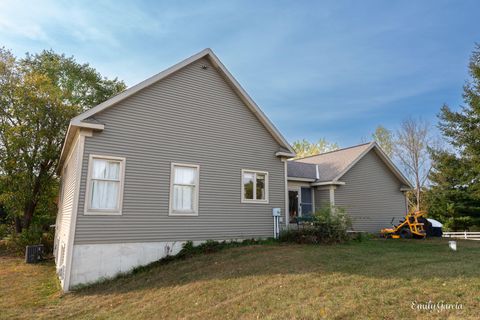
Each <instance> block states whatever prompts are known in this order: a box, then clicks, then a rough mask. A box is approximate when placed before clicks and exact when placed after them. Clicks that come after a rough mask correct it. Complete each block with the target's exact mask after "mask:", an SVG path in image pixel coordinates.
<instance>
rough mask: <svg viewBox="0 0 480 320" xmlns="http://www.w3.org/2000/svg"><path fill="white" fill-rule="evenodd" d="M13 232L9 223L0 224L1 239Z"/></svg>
mask: <svg viewBox="0 0 480 320" xmlns="http://www.w3.org/2000/svg"><path fill="white" fill-rule="evenodd" d="M11 232H12V231H11V227H10V226H9V225H8V224H0V240H2V239H3V238H5V237H7V236H8V235H9V234H10V233H11Z"/></svg>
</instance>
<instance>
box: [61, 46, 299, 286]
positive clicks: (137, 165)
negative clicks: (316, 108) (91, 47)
mask: <svg viewBox="0 0 480 320" xmlns="http://www.w3.org/2000/svg"><path fill="white" fill-rule="evenodd" d="M292 156H294V152H293V150H292V149H291V147H290V145H289V144H288V143H287V141H286V140H285V138H284V137H283V136H282V135H281V134H280V132H279V131H278V130H277V129H276V128H275V126H274V125H273V124H272V123H271V122H270V121H269V119H268V118H267V117H266V116H265V114H264V113H263V112H262V111H261V110H260V109H259V107H258V106H257V105H256V104H255V102H253V100H252V99H251V98H250V97H249V96H248V94H247V93H246V92H245V91H244V90H243V88H242V87H241V86H240V85H239V84H238V82H237V81H236V80H235V79H234V78H233V77H232V75H231V74H230V73H229V72H228V70H227V69H226V68H225V67H224V66H223V64H222V63H221V62H220V61H219V59H218V58H217V57H216V56H215V54H214V53H213V52H212V51H211V50H210V49H206V50H203V51H201V52H200V53H198V54H196V55H194V56H192V57H190V58H188V59H186V60H184V61H182V62H180V63H178V64H176V65H174V66H173V67H171V68H169V69H167V70H165V71H163V72H161V73H159V74H157V75H155V76H153V77H151V78H149V79H147V80H145V81H143V82H141V83H140V84H138V85H136V86H134V87H132V88H130V89H128V90H126V91H124V92H123V93H121V94H119V95H117V96H115V97H113V98H111V99H110V100H108V101H106V102H104V103H102V104H100V105H98V106H96V107H94V108H92V109H90V110H88V111H87V112H85V113H83V114H81V115H79V116H77V117H76V118H74V119H72V120H71V122H70V126H69V128H68V132H67V136H66V138H65V145H64V147H63V151H62V154H61V160H60V166H59V175H60V176H61V180H62V188H61V194H60V205H59V207H60V210H59V214H58V217H57V222H56V226H57V227H56V236H55V256H56V265H57V270H58V274H59V277H60V279H61V284H62V288H63V289H64V290H68V289H69V288H71V287H72V286H75V285H78V284H81V283H87V282H92V281H95V280H98V279H100V278H104V277H111V276H113V275H115V274H117V273H119V272H125V271H128V270H130V269H132V268H133V267H135V266H138V265H142V264H147V263H149V262H152V261H155V260H158V259H160V258H162V257H164V256H166V255H167V254H175V253H177V252H178V251H179V250H180V249H181V246H182V244H183V243H184V242H185V241H187V240H192V241H194V242H199V241H205V240H207V239H213V240H231V239H243V238H262V237H272V235H273V229H272V226H273V219H272V209H273V208H282V212H284V210H285V208H286V194H285V190H286V159H288V158H290V157H292Z"/></svg>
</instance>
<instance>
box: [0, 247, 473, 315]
mask: <svg viewBox="0 0 480 320" xmlns="http://www.w3.org/2000/svg"><path fill="white" fill-rule="evenodd" d="M458 247H459V250H458V251H457V252H453V251H450V250H449V249H448V246H447V242H446V241H444V240H425V241H422V240H419V241H414V240H368V241H364V242H350V243H348V244H342V245H332V246H314V245H283V244H282V245H279V244H272V245H253V246H247V247H238V248H232V249H225V250H222V251H220V252H217V253H212V254H206V255H197V256H194V257H192V258H188V259H185V260H176V261H172V262H170V263H167V264H163V265H158V264H157V265H155V266H152V267H150V268H145V269H143V270H142V271H141V272H138V273H137V274H134V275H128V276H123V277H120V278H118V279H115V280H111V281H107V282H104V283H101V284H96V285H92V286H89V287H86V288H82V289H80V290H78V291H76V292H74V293H70V294H60V291H59V287H58V284H57V280H56V277H55V274H54V266H53V263H51V262H49V263H44V264H38V265H26V264H24V263H23V261H22V259H21V258H18V257H10V256H2V257H0V297H1V299H0V310H2V312H1V313H0V318H5V319H11V318H25V319H26V318H48V319H51V318H62V319H64V318H71V319H92V318H97V319H111V318H114V319H150V318H156V319H161V318H168V319H170V318H189V319H207V318H211V319H238V318H240V319H259V318H260V319H276V318H281V319H292V318H296V319H309V318H328V319H334V318H337V319H345V318H353V317H355V318H364V319H366V318H376V319H378V318H384V319H399V318H421V319H424V318H441V319H444V318H461V319H468V318H472V319H474V318H477V315H478V311H479V310H480V309H479V307H480V278H479V272H478V262H479V261H480V242H475V241H459V243H458ZM412 301H417V302H419V303H420V302H421V303H425V302H428V301H432V302H444V303H453V304H455V303H457V302H458V303H461V304H462V306H463V308H462V309H461V310H447V311H442V312H436V311H434V312H429V311H425V310H413V309H412V308H411V305H412Z"/></svg>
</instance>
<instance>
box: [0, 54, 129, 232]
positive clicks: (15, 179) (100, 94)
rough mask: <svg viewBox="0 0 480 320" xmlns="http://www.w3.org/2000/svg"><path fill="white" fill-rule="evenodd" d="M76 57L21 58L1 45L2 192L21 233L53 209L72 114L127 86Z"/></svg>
mask: <svg viewBox="0 0 480 320" xmlns="http://www.w3.org/2000/svg"><path fill="white" fill-rule="evenodd" d="M124 89H125V84H124V83H123V82H122V81H119V80H117V79H113V80H109V79H106V78H103V77H101V75H100V74H99V73H98V72H97V71H96V70H95V69H93V68H92V67H90V66H89V65H88V64H79V63H78V62H76V61H75V60H74V58H73V57H66V56H65V55H61V54H57V53H55V52H53V51H43V52H41V53H39V54H34V55H30V54H27V55H26V56H25V57H24V58H22V59H17V58H16V57H15V56H14V55H13V54H12V53H11V52H10V51H8V50H6V49H0V93H1V94H0V175H2V182H3V183H2V184H3V193H2V194H1V195H0V197H1V198H0V202H2V203H3V204H4V205H5V206H6V208H7V211H8V212H9V213H10V214H13V215H14V217H15V225H16V230H17V232H20V231H21V230H22V229H23V228H29V227H30V225H31V223H32V220H33V219H34V217H35V216H36V215H38V214H47V215H50V216H54V214H55V197H56V194H57V188H58V183H57V178H56V176H55V168H56V167H57V165H58V159H59V156H60V151H61V148H62V144H63V139H64V136H65V132H66V129H67V127H68V123H69V121H70V119H71V118H72V117H74V116H76V115H77V114H79V113H80V112H83V111H85V110H86V109H88V108H91V107H93V106H95V105H96V104H99V103H101V102H103V101H105V100H107V99H108V98H110V97H111V96H113V95H115V94H117V93H119V92H121V91H123V90H124Z"/></svg>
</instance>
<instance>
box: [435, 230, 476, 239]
mask: <svg viewBox="0 0 480 320" xmlns="http://www.w3.org/2000/svg"><path fill="white" fill-rule="evenodd" d="M443 237H444V238H457V239H467V240H480V232H469V231H457V232H444V233H443Z"/></svg>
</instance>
